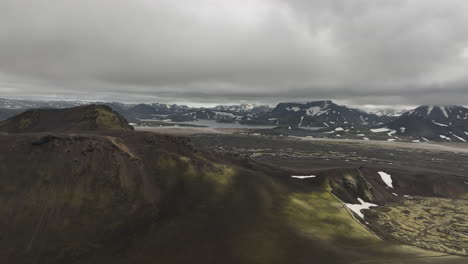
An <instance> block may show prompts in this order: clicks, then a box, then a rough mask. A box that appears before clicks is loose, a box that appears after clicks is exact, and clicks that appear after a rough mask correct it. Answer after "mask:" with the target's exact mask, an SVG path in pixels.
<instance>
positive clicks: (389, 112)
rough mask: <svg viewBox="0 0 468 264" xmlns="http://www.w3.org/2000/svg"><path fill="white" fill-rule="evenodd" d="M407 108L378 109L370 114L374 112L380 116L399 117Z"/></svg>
mask: <svg viewBox="0 0 468 264" xmlns="http://www.w3.org/2000/svg"><path fill="white" fill-rule="evenodd" d="M406 111H407V110H397V109H392V108H385V109H378V110H375V111H372V112H371V113H372V114H375V115H377V116H380V117H399V116H401V115H402V114H404V113H405V112H406Z"/></svg>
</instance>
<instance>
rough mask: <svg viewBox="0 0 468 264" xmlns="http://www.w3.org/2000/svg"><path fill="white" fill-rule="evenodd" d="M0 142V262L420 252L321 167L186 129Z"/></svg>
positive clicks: (400, 257) (310, 259)
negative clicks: (308, 169)
mask: <svg viewBox="0 0 468 264" xmlns="http://www.w3.org/2000/svg"><path fill="white" fill-rule="evenodd" d="M0 146H1V148H0V263H9V264H17V263H51V264H55V263H118V264H120V263H143V264H145V263H165V264H170V263H203V264H206V263H228V264H230V263H233V264H234V263H235V264H238V263H268V264H271V263H273V264H275V263H277V264H283V263H362V261H365V262H366V263H381V262H380V260H382V259H385V260H386V263H411V264H413V263H430V262H427V261H428V259H427V258H424V257H421V256H420V255H417V254H421V252H413V251H410V252H409V251H404V250H402V249H401V248H399V247H395V246H392V245H389V244H387V243H385V242H382V241H380V240H378V239H377V238H376V237H375V236H374V235H373V234H372V233H370V232H369V231H368V230H367V229H365V228H364V227H363V226H362V225H360V224H358V223H357V222H356V221H354V220H353V219H352V217H351V214H350V213H349V212H348V211H347V210H346V209H345V207H344V205H343V204H342V202H341V201H339V200H337V199H336V198H335V197H334V196H332V195H331V194H330V186H329V185H328V181H327V180H326V177H323V176H320V177H317V178H316V179H311V180H298V179H293V178H291V177H290V175H291V172H288V171H285V170H281V169H277V168H273V167H269V166H266V165H261V164H257V163H255V162H253V161H251V160H249V159H245V158H242V157H235V156H230V155H228V154H222V153H217V154H213V153H212V152H206V151H203V150H197V149H195V148H194V147H193V146H192V144H191V143H190V142H189V140H188V139H183V138H176V137H171V136H162V135H155V134H152V133H143V132H127V131H106V132H105V133H104V132H99V133H93V134H82V135H72V134H57V133H24V134H9V135H0ZM355 173H356V172H354V173H353V174H355ZM340 174H342V173H339V172H335V173H334V174H333V177H334V178H333V179H335V177H338V178H339V175H340ZM346 174H349V172H346ZM338 178H336V179H338ZM336 182H338V181H335V180H333V183H336ZM358 186H364V185H361V184H359V185H358ZM348 189H349V188H348ZM349 190H355V189H349ZM349 190H348V191H346V190H344V191H346V192H347V193H349V192H350V191H349ZM367 191H371V190H367ZM358 192H361V191H359V190H358ZM386 197H390V196H388V195H387V196H386ZM441 260H442V258H437V261H439V262H437V263H440V261H441ZM464 260H466V259H455V260H454V262H452V260H451V259H450V261H449V262H445V263H463V261H464ZM460 261H461V262H460Z"/></svg>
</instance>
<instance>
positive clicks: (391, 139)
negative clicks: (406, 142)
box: [387, 138, 396, 142]
mask: <svg viewBox="0 0 468 264" xmlns="http://www.w3.org/2000/svg"><path fill="white" fill-rule="evenodd" d="M387 141H390V142H393V141H396V139H394V138H389V139H387Z"/></svg>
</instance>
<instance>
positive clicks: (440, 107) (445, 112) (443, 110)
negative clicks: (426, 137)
mask: <svg viewBox="0 0 468 264" xmlns="http://www.w3.org/2000/svg"><path fill="white" fill-rule="evenodd" d="M439 109H440V110H441V111H442V113H444V116H445V117H446V118H448V117H449V116H448V114H447V110H446V109H445V106H439Z"/></svg>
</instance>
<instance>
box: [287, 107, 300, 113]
mask: <svg viewBox="0 0 468 264" xmlns="http://www.w3.org/2000/svg"><path fill="white" fill-rule="evenodd" d="M286 110H288V111H294V112H298V111H301V109H300V108H299V107H297V106H293V107H286Z"/></svg>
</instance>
